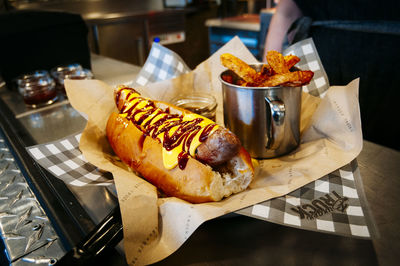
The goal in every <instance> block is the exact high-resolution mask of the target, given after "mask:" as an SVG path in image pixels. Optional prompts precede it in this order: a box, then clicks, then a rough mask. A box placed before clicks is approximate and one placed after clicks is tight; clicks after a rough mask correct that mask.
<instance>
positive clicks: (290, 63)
mask: <svg viewBox="0 0 400 266" xmlns="http://www.w3.org/2000/svg"><path fill="white" fill-rule="evenodd" d="M284 59H285V64H286V66H287V68H288V69H291V68H292V67H294V65H296V64H297V63H298V62H300V58H298V57H297V56H295V55H286V56H285V57H284Z"/></svg>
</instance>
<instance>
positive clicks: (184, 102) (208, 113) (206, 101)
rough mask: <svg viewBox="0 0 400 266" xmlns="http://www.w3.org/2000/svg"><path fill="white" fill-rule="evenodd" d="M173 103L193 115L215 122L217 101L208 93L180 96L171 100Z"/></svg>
mask: <svg viewBox="0 0 400 266" xmlns="http://www.w3.org/2000/svg"><path fill="white" fill-rule="evenodd" d="M171 103H172V104H173V105H175V106H178V107H180V108H184V109H186V110H189V111H191V112H193V113H196V114H199V115H202V116H204V117H207V118H208V119H210V120H212V121H214V122H215V118H216V110H217V100H216V99H215V97H214V96H212V95H210V94H206V93H191V94H180V95H178V96H177V97H175V98H173V99H172V100H171Z"/></svg>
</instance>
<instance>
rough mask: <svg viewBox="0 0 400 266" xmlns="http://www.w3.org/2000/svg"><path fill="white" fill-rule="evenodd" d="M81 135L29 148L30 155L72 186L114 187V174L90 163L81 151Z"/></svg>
mask: <svg viewBox="0 0 400 266" xmlns="http://www.w3.org/2000/svg"><path fill="white" fill-rule="evenodd" d="M80 137H81V134H77V135H71V136H68V137H66V138H64V139H60V140H56V141H54V142H49V143H46V144H40V145H35V146H31V147H27V150H28V152H29V154H30V155H31V156H32V157H33V158H34V159H35V160H36V161H37V162H38V163H39V164H40V165H41V166H42V167H43V168H45V169H47V170H48V171H49V172H50V173H52V174H53V175H54V176H56V177H58V178H60V179H61V180H62V181H64V183H66V184H68V185H72V186H79V187H81V186H86V185H96V186H109V185H114V180H113V177H112V174H111V173H109V172H105V171H101V170H100V169H98V168H97V167H95V166H94V165H92V164H91V163H89V162H88V161H87V160H86V159H85V158H84V157H83V155H82V153H81V151H80V150H79V140H80Z"/></svg>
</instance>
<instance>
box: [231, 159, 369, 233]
mask: <svg viewBox="0 0 400 266" xmlns="http://www.w3.org/2000/svg"><path fill="white" fill-rule="evenodd" d="M368 210H369V208H368V206H367V202H366V198H365V194H364V191H363V189H362V181H361V176H360V173H359V169H358V164H357V160H353V161H352V162H351V163H349V164H347V165H345V166H343V167H341V168H340V169H338V170H336V171H334V172H332V173H330V174H328V175H326V176H324V177H322V178H320V179H318V180H316V181H314V182H311V183H309V184H307V185H305V186H303V187H301V188H299V189H297V190H295V191H293V192H291V193H289V194H287V195H285V196H282V197H278V198H275V199H272V200H268V201H265V202H261V203H259V204H256V205H253V206H251V207H248V208H245V209H242V210H239V211H237V213H238V214H242V215H246V216H250V217H254V218H257V219H261V220H265V221H269V222H273V223H277V224H282V225H285V226H290V227H295V228H301V229H307V230H311V231H320V232H326V233H332V234H339V235H343V236H351V237H357V238H364V239H369V238H371V237H374V236H376V234H377V232H376V229H375V225H374V224H373V220H372V217H371V215H370V213H369V212H368Z"/></svg>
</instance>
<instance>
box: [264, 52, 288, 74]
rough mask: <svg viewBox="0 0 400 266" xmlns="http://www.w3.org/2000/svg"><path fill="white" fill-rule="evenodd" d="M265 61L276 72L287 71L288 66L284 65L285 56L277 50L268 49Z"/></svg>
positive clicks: (282, 72)
mask: <svg viewBox="0 0 400 266" xmlns="http://www.w3.org/2000/svg"><path fill="white" fill-rule="evenodd" d="M267 61H268V64H269V65H270V66H271V68H272V69H273V70H274V71H275V73H276V74H284V73H287V72H289V69H290V68H288V66H287V65H286V62H285V58H284V57H283V55H282V54H281V53H279V52H277V51H268V53H267Z"/></svg>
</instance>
